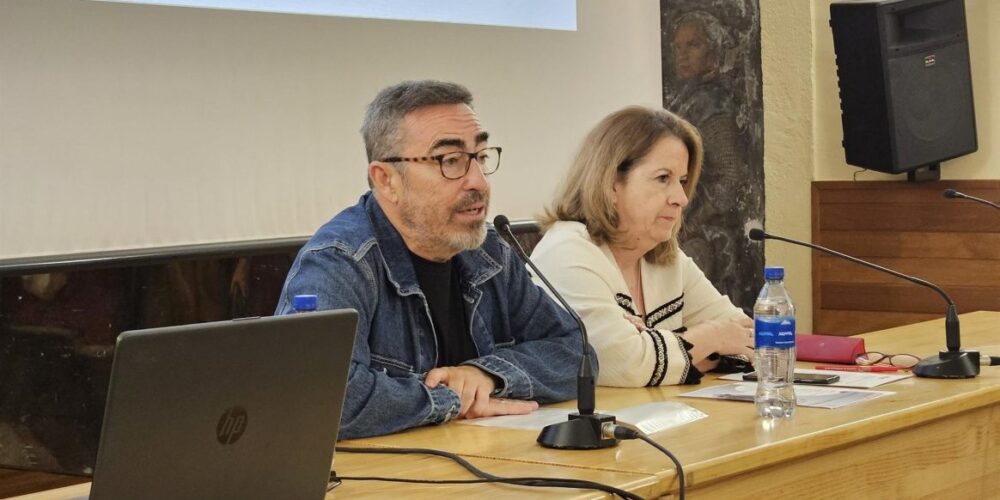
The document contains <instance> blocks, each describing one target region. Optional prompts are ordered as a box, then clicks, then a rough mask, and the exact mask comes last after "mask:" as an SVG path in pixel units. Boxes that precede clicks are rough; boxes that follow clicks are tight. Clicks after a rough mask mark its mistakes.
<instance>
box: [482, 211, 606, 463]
mask: <svg viewBox="0 0 1000 500" xmlns="http://www.w3.org/2000/svg"><path fill="white" fill-rule="evenodd" d="M493 225H494V226H495V227H496V229H497V231H499V232H500V233H501V234H504V235H507V236H509V237H510V241H511V243H513V245H512V246H513V247H514V250H515V251H516V252H517V254H518V256H520V257H521V260H523V261H524V262H525V263H527V264H528V267H530V268H531V270H532V271H534V272H535V275H536V276H538V278H539V279H540V280H542V282H543V283H545V286H546V288H548V289H549V291H550V292H552V295H553V296H554V297H555V298H556V300H558V301H559V303H560V304H562V306H563V308H564V309H566V312H568V313H569V315H570V316H572V317H573V319H574V320H576V324H577V325H579V327H580V334H581V336H580V338H581V340H582V341H583V346H582V351H583V358H582V360H581V361H580V371H579V372H578V374H577V379H576V393H577V396H576V404H577V412H576V413H570V414H569V420H568V421H566V422H560V423H558V424H552V425H548V426H546V427H545V428H543V429H542V432H541V434H539V435H538V443H539V444H541V445H542V446H545V447H547V448H563V449H573V450H580V449H596V448H608V447H611V446H615V445H617V444H618V439H616V438H614V437H606V435H607V431H608V429H612V431H613V427H614V424H615V417H614V415H603V414H600V413H594V407H595V399H596V397H595V395H594V392H595V386H596V381H595V377H594V367H593V365H592V364H591V357H590V343H589V342H588V341H587V327H586V326H584V324H583V320H582V319H580V316H579V315H578V314H576V311H574V310H573V308H572V307H570V306H569V304H567V303H566V300H565V299H563V297H562V295H560V294H559V291H558V290H556V289H555V287H554V286H552V283H549V280H547V279H546V278H545V275H544V274H542V271H540V270H539V269H538V267H536V266H535V263H534V262H532V261H531V259H530V258H528V254H527V253H526V252H525V251H524V248H521V244H520V243H518V241H517V238H516V237H515V236H514V232H513V231H511V229H510V221H509V220H507V217H506V216H504V215H497V216H496V217H494V218H493Z"/></svg>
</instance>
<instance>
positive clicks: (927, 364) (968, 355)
mask: <svg viewBox="0 0 1000 500" xmlns="http://www.w3.org/2000/svg"><path fill="white" fill-rule="evenodd" d="M913 374H914V375H916V376H918V377H926V378H972V377H975V376H976V375H979V353H978V352H976V351H941V352H940V353H938V355H937V356H931V357H929V358H924V359H922V360H920V362H919V363H917V365H916V366H914V367H913Z"/></svg>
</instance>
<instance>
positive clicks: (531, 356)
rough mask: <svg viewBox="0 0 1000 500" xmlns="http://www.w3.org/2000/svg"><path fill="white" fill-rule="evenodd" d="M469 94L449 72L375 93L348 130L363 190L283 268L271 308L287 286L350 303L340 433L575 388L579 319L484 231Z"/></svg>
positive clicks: (481, 155) (332, 304)
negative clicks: (355, 138) (361, 151)
mask: <svg viewBox="0 0 1000 500" xmlns="http://www.w3.org/2000/svg"><path fill="white" fill-rule="evenodd" d="M471 104H472V96H471V95H470V94H469V91H468V90H466V89H465V88H464V87H462V86H460V85H457V84H453V83H444V82H436V81H418V82H403V83H400V84H398V85H395V86H392V87H389V88H386V89H384V90H382V91H381V92H379V94H378V95H377V96H376V97H375V99H374V101H372V103H371V104H370V105H369V106H368V110H367V111H366V113H365V118H364V123H363V125H362V127H361V132H362V135H363V136H364V140H365V149H366V151H367V154H368V160H369V163H368V184H369V186H370V187H371V191H370V192H368V193H366V194H365V195H364V196H362V197H361V200H360V201H359V202H358V204H357V205H355V206H353V207H350V208H348V209H347V210H344V211H343V212H341V213H340V214H338V215H337V216H335V217H334V218H333V219H332V220H331V221H330V222H328V223H326V224H325V225H324V226H323V227H321V228H320V229H319V231H317V232H316V234H315V235H314V236H313V237H312V239H310V240H309V242H308V243H306V245H305V246H304V247H303V248H302V250H301V251H300V252H299V255H298V257H297V258H296V260H295V262H294V263H293V264H292V267H291V269H290V270H289V273H288V278H287V280H286V282H285V288H284V290H283V291H282V295H281V298H280V302H279V304H278V309H277V311H276V314H289V313H291V312H293V308H292V298H293V297H294V296H295V295H299V294H310V295H316V296H317V300H318V308H319V309H339V308H352V309H356V310H357V311H358V314H359V319H358V331H357V337H356V339H355V346H354V356H353V359H352V364H351V371H350V376H349V379H348V387H347V396H346V397H345V402H344V411H343V417H342V419H341V427H340V437H341V438H356V437H364V436H373V435H380V434H388V433H392V432H397V431H401V430H403V429H407V428H410V427H416V426H421V425H427V424H440V423H443V422H447V421H449V420H451V419H455V418H474V417H482V416H493V415H510V414H523V413H529V412H531V411H533V410H534V409H536V408H537V407H538V403H549V402H556V401H564V400H567V399H572V398H573V397H574V395H575V391H576V377H575V375H576V372H577V370H578V368H579V365H580V358H581V352H580V341H581V340H580V331H579V329H578V328H577V326H576V324H575V323H574V322H573V320H572V319H571V318H570V317H569V315H568V314H567V313H566V312H565V311H564V310H563V309H562V308H560V307H559V306H558V305H556V304H555V303H554V302H553V301H552V300H551V299H550V298H549V297H548V296H547V295H546V294H545V293H544V292H543V291H542V290H541V289H539V288H537V287H536V286H535V285H534V284H532V282H531V278H530V276H529V275H528V273H527V272H526V271H525V269H524V266H523V264H522V263H521V262H520V261H519V260H518V257H517V256H516V254H514V252H512V251H511V249H510V247H509V246H508V245H507V244H506V243H504V242H503V241H502V240H500V238H499V237H498V236H497V234H496V232H495V231H493V230H492V229H489V228H487V225H486V212H487V208H488V207H489V200H490V184H489V181H488V180H487V178H486V176H487V175H489V174H492V173H494V172H496V171H497V169H498V168H499V166H500V152H501V149H500V148H499V147H490V146H489V143H488V140H489V133H487V132H486V131H485V130H483V128H482V127H481V125H480V123H479V119H478V118H477V116H476V113H475V111H473V109H472V107H471ZM595 359H596V358H595Z"/></svg>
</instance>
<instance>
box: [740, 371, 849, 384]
mask: <svg viewBox="0 0 1000 500" xmlns="http://www.w3.org/2000/svg"><path fill="white" fill-rule="evenodd" d="M743 380H746V381H748V382H756V381H757V372H747V373H744V374H743ZM838 380H840V375H832V374H826V373H800V372H795V379H794V382H795V383H796V384H817V385H829V384H834V383H836V382H837V381H838Z"/></svg>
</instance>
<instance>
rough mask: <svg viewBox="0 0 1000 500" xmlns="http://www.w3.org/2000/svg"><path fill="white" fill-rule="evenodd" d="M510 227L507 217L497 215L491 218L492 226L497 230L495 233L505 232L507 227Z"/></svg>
mask: <svg viewBox="0 0 1000 500" xmlns="http://www.w3.org/2000/svg"><path fill="white" fill-rule="evenodd" d="M509 225H510V221H509V220H507V216H506V215H504V214H500V215H497V216H496V217H494V218H493V226H495V227H496V228H497V231H500V232H501V233H506V232H507V226H509Z"/></svg>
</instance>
